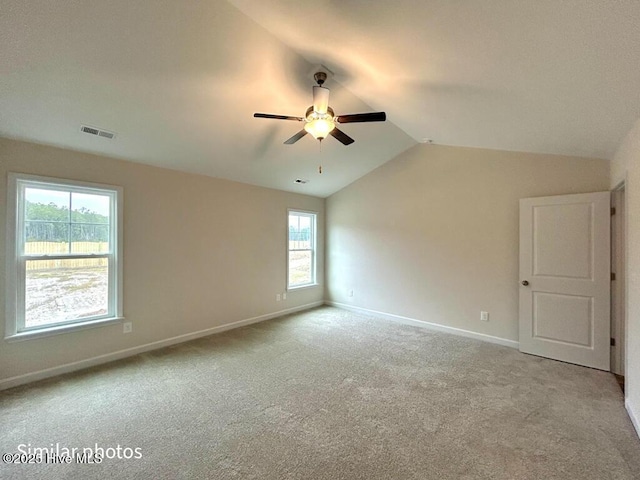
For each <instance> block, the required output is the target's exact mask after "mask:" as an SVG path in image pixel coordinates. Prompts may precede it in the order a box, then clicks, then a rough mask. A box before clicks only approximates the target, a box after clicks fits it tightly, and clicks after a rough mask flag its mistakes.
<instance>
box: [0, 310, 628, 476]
mask: <svg viewBox="0 0 640 480" xmlns="http://www.w3.org/2000/svg"><path fill="white" fill-rule="evenodd" d="M0 408H1V410H0V412H1V420H0V428H1V438H0V446H1V450H2V451H3V452H15V451H16V448H17V445H18V444H28V443H30V444H31V445H32V447H36V446H38V447H42V446H44V447H48V446H50V445H51V444H54V445H55V444H56V442H57V443H59V444H60V446H61V447H62V446H66V447H87V446H94V445H95V444H96V443H98V444H99V446H102V447H116V446H117V445H120V446H121V447H123V448H124V447H130V448H134V447H139V448H140V449H141V451H142V455H143V458H142V459H139V460H135V459H130V460H108V459H105V460H104V461H103V463H102V464H100V465H76V464H71V465H46V466H45V465H22V466H15V465H3V466H1V467H0V477H1V478H3V479H30V478H50V479H55V478H73V479H75V478H78V479H94V478H95V479H104V478H135V479H151V478H154V479H174V478H185V479H186V478H214V479H235V478H237V479H254V478H255V479H287V478H292V479H293V478H295V479H368V480H370V479H438V480H443V479H476V478H487V479H581V480H585V479H598V480H603V479H632V478H640V441H639V440H638V438H637V437H636V435H635V432H634V430H633V427H632V425H631V423H630V421H629V419H628V418H627V416H626V413H625V411H624V408H623V398H622V393H621V391H620V388H619V387H618V385H617V384H616V381H615V379H614V377H613V376H612V375H610V374H608V373H605V372H600V371H597V370H591V369H588V368H582V367H578V366H574V365H569V364H565V363H560V362H555V361H552V360H546V359H542V358H538V357H533V356H528V355H523V354H521V353H519V352H517V351H515V350H513V349H510V348H506V347H500V346H495V345H490V344H486V343H482V342H479V341H474V340H469V339H465V338H460V337H455V336H450V335H446V334H440V333H434V332H430V331H428V330H423V329H419V328H415V327H411V326H404V325H399V324H394V323H389V322H387V321H385V320H380V319H376V318H369V317H365V316H359V315H355V314H352V313H350V312H346V311H343V310H339V309H336V308H330V307H322V308H319V309H315V310H312V311H309V312H305V313H301V314H296V315H291V316H288V317H283V318H281V319H277V320H271V321H268V322H264V323H261V324H256V325H254V326H250V327H245V328H242V329H239V330H234V331H231V332H227V333H223V334H220V335H215V336H211V337H207V338H203V339H200V340H196V341H193V342H190V343H186V344H182V345H179V346H175V347H170V348H166V349H163V350H159V351H155V352H151V353H147V354H143V355H139V356H136V357H133V358H130V359H127V360H123V361H119V362H115V363H112V364H109V365H106V366H102V367H98V368H93V369H90V370H85V371H83V372H79V373H75V374H69V375H65V376H61V377H57V378H55V379H50V380H46V381H42V382H39V383H36V384H32V385H29V386H24V387H19V388H16V389H13V390H9V391H6V392H3V393H0Z"/></svg>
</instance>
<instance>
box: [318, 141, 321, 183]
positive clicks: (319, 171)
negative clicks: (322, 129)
mask: <svg viewBox="0 0 640 480" xmlns="http://www.w3.org/2000/svg"><path fill="white" fill-rule="evenodd" d="M318 140H319V141H320V157H322V138H319V139H318ZM318 173H319V174H320V175H322V163H321V164H320V165H319V166H318Z"/></svg>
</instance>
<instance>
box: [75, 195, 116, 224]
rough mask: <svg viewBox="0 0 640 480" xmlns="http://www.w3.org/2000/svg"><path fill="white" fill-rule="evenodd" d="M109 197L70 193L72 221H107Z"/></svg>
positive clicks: (106, 222)
mask: <svg viewBox="0 0 640 480" xmlns="http://www.w3.org/2000/svg"><path fill="white" fill-rule="evenodd" d="M110 205H111V198H110V197H109V196H108V195H95V194H90V193H75V192H74V193H72V194H71V222H72V223H102V224H108V223H109V214H110Z"/></svg>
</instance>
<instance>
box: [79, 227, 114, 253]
mask: <svg viewBox="0 0 640 480" xmlns="http://www.w3.org/2000/svg"><path fill="white" fill-rule="evenodd" d="M108 251H109V225H95V224H94V225H92V224H85V223H74V224H72V225H71V253H105V252H108Z"/></svg>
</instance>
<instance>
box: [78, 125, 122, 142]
mask: <svg viewBox="0 0 640 480" xmlns="http://www.w3.org/2000/svg"><path fill="white" fill-rule="evenodd" d="M80 131H81V132H82V133H88V134H89V135H95V136H97V137H102V138H108V139H109V140H112V139H113V138H114V137H115V136H116V134H115V133H113V132H109V131H107V130H102V129H100V128H95V127H89V126H88V125H82V126H81V127H80Z"/></svg>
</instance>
